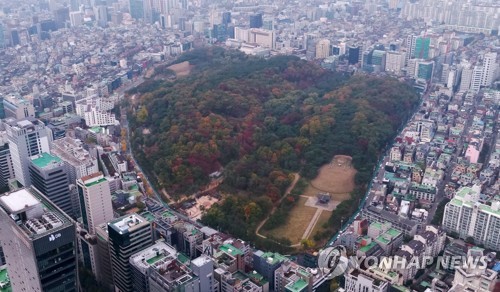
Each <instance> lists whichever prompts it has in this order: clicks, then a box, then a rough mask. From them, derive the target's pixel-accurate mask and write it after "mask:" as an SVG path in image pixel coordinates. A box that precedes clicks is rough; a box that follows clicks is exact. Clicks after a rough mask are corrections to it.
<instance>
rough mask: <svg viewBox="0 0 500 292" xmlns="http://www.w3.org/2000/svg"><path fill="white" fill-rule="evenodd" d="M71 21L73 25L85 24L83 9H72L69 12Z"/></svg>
mask: <svg viewBox="0 0 500 292" xmlns="http://www.w3.org/2000/svg"><path fill="white" fill-rule="evenodd" d="M69 22H70V24H71V27H75V26H79V25H82V24H83V13H82V12H81V11H72V12H70V13H69Z"/></svg>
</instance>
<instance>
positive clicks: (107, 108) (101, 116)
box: [76, 0, 135, 127]
mask: <svg viewBox="0 0 500 292" xmlns="http://www.w3.org/2000/svg"><path fill="white" fill-rule="evenodd" d="M131 1H135V0H131ZM114 106H115V105H114V103H113V102H112V101H107V100H105V99H103V98H99V97H90V98H86V99H82V100H79V101H78V102H77V104H76V114H77V115H79V116H81V117H82V118H83V119H84V120H85V124H86V125H87V126H89V127H96V126H99V127H100V126H109V125H118V124H119V122H118V121H117V120H116V117H115V114H114V113H112V112H111V110H112V109H113V108H114Z"/></svg>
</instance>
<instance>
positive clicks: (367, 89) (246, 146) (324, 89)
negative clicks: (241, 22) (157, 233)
mask: <svg viewBox="0 0 500 292" xmlns="http://www.w3.org/2000/svg"><path fill="white" fill-rule="evenodd" d="M183 61H189V62H190V64H191V65H194V69H193V70H192V72H191V75H190V76H188V77H186V78H183V79H179V80H176V81H173V82H171V81H161V80H156V81H149V82H148V83H146V84H144V85H142V86H140V87H139V88H137V89H135V90H134V92H133V93H138V94H139V96H138V97H137V98H136V99H135V101H136V102H135V103H133V104H131V106H130V107H129V111H130V113H131V114H129V117H130V125H131V129H133V131H132V133H131V134H132V135H131V138H132V145H133V150H134V151H135V154H136V157H137V158H138V160H139V162H140V163H141V165H142V166H143V168H145V171H147V172H149V175H153V176H155V177H156V178H157V180H158V184H159V186H160V187H165V188H166V189H167V191H168V192H169V193H170V194H173V195H176V194H183V193H188V194H189V193H192V192H195V191H197V190H198V189H199V188H200V187H201V186H203V185H205V184H206V183H207V182H208V174H209V173H211V172H213V171H216V170H219V169H220V168H221V167H224V176H225V181H224V184H225V185H227V186H229V187H231V188H233V189H238V190H242V191H245V192H246V193H248V194H251V197H253V198H257V197H266V198H269V199H270V200H271V201H272V202H277V201H278V199H279V198H280V196H281V195H282V194H283V192H284V190H285V189H286V187H287V186H288V185H289V184H290V182H291V176H290V173H291V172H300V173H301V174H302V176H304V177H306V178H313V177H314V176H315V175H316V173H317V170H318V168H319V167H320V166H321V165H322V164H324V163H327V162H328V161H330V160H331V158H332V157H333V156H334V155H336V154H346V155H351V156H353V162H354V165H355V166H356V168H357V169H358V171H360V176H359V177H358V178H357V180H358V182H366V181H367V179H369V177H368V178H367V177H362V176H363V174H364V175H365V176H367V173H368V176H369V171H371V169H372V167H373V163H374V162H375V161H376V159H377V157H378V155H379V153H380V151H381V150H382V149H383V148H384V146H385V145H386V143H387V142H388V141H389V140H390V139H391V138H392V137H393V136H394V134H395V133H396V130H397V128H398V127H399V126H400V125H401V123H402V122H403V120H405V119H406V118H407V117H408V115H409V113H410V112H411V109H412V108H413V107H414V106H415V105H416V103H417V101H418V97H417V96H416V94H415V93H414V92H413V90H412V89H411V87H410V86H408V85H406V84H404V83H401V82H399V81H398V80H396V79H391V78H379V77H370V76H354V77H349V76H346V75H343V74H340V73H334V72H331V71H327V70H324V69H322V68H321V67H319V66H317V65H315V64H313V63H310V62H306V61H303V60H299V59H298V58H295V57H290V56H279V57H273V58H271V59H269V60H264V59H260V58H255V57H250V56H246V55H244V54H241V53H239V52H236V51H226V50H223V49H220V48H216V47H213V48H208V49H200V50H194V51H191V52H188V53H186V54H184V55H183V56H181V58H180V59H179V60H178V62H183ZM144 129H147V131H144ZM145 133H149V134H145ZM363 170H366V171H365V172H363ZM247 204H248V202H243V203H242V205H241V208H243V209H245V208H247V207H245V206H247ZM236 207H237V206H236ZM238 208H239V207H238ZM241 208H240V209H241ZM248 208H250V209H252V210H253V211H250V213H252V212H255V213H259V212H261V211H262V210H261V209H262V208H261V207H259V206H253V207H248ZM243 209H241V210H243ZM241 210H240V211H241ZM213 212H216V211H213ZM243 213H244V212H243ZM245 216H246V215H245ZM252 216H254V215H248V216H247V218H246V219H245V218H243V219H242V220H247V221H252V220H254V219H255V218H257V217H259V216H258V215H255V216H256V217H255V218H254V217H252Z"/></svg>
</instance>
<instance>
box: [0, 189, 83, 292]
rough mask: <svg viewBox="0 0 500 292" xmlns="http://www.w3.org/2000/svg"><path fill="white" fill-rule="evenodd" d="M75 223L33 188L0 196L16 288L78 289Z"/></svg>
mask: <svg viewBox="0 0 500 292" xmlns="http://www.w3.org/2000/svg"><path fill="white" fill-rule="evenodd" d="M75 233H76V229H75V225H74V223H73V221H72V220H71V219H70V218H69V217H68V216H67V215H66V214H65V213H64V212H62V211H61V210H60V209H59V208H57V206H56V205H54V204H52V202H51V201H49V200H48V199H46V198H45V197H44V196H43V195H41V194H40V193H38V192H37V191H36V190H33V189H20V190H18V191H15V192H12V193H8V194H3V195H1V196H0V238H1V239H2V248H3V251H4V254H5V258H6V261H7V267H8V271H9V278H10V282H11V284H12V289H13V291H78V289H77V256H76V254H77V253H76V244H75Z"/></svg>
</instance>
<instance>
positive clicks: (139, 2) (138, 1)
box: [128, 0, 147, 20]
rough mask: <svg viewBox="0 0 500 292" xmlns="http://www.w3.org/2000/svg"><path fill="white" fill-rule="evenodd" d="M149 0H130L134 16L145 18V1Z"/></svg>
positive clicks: (129, 6) (135, 17)
mask: <svg viewBox="0 0 500 292" xmlns="http://www.w3.org/2000/svg"><path fill="white" fill-rule="evenodd" d="M146 1H147V0H128V10H129V12H130V16H132V18H134V19H136V20H139V19H144V2H146Z"/></svg>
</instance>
